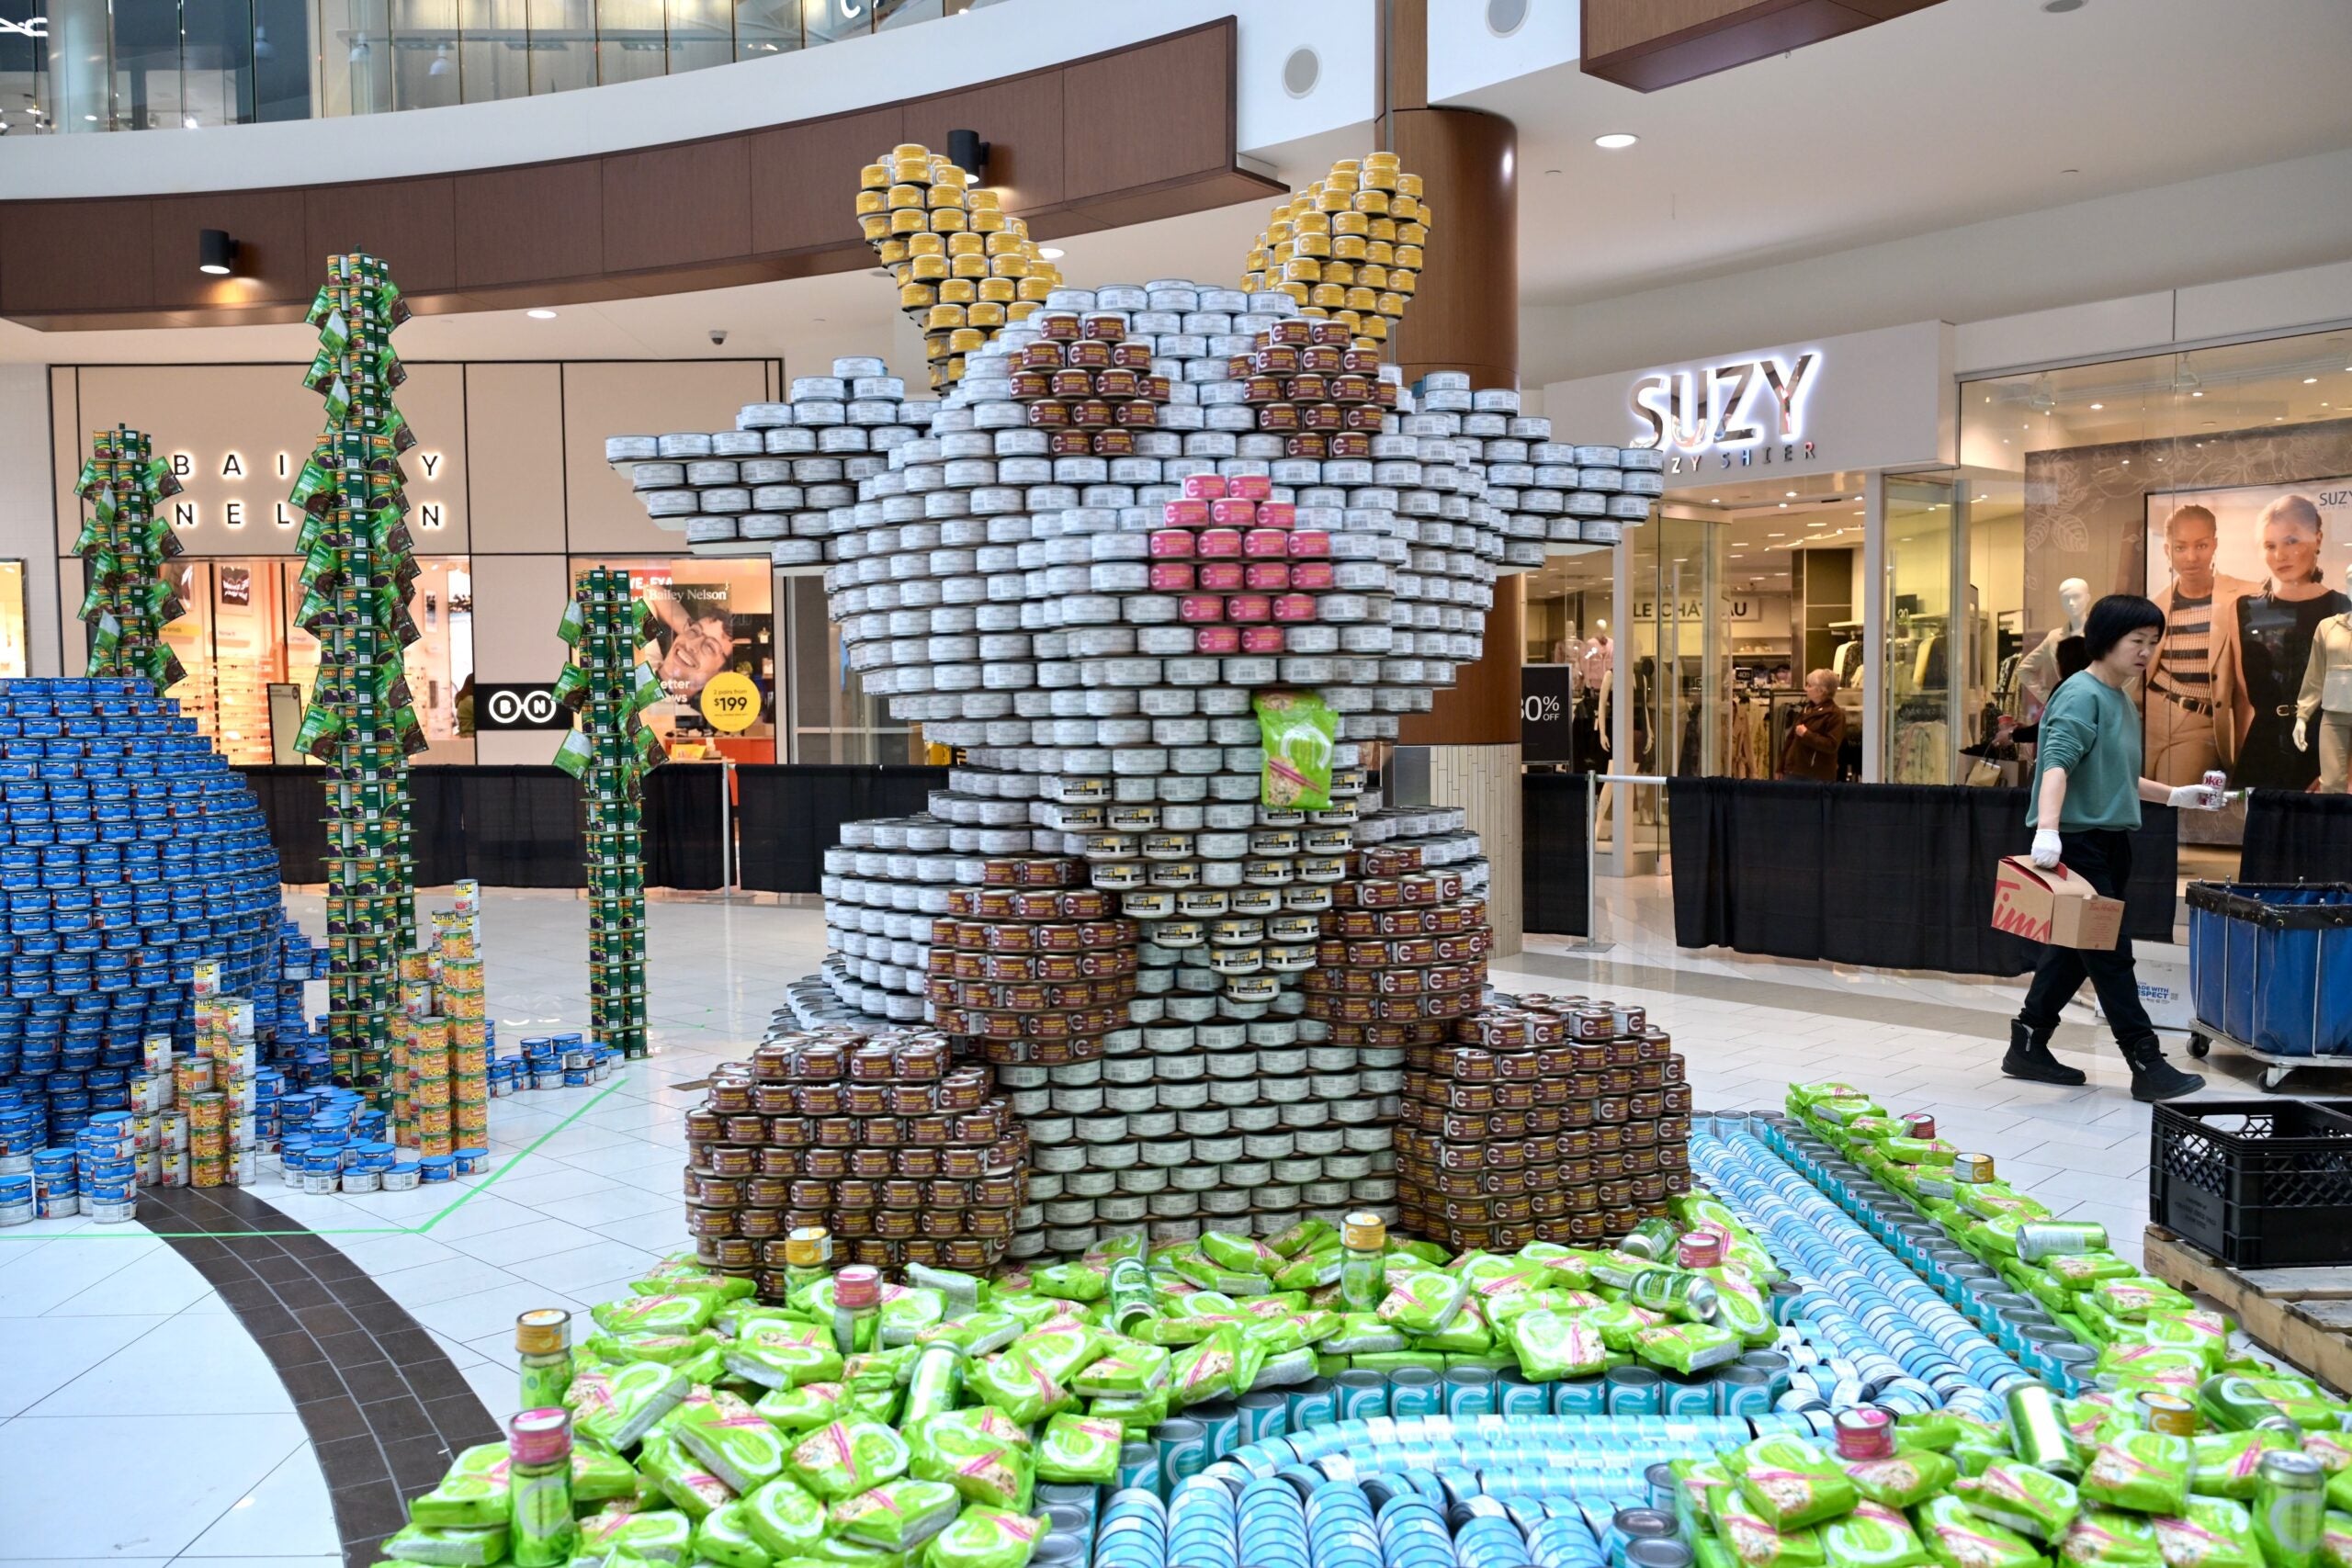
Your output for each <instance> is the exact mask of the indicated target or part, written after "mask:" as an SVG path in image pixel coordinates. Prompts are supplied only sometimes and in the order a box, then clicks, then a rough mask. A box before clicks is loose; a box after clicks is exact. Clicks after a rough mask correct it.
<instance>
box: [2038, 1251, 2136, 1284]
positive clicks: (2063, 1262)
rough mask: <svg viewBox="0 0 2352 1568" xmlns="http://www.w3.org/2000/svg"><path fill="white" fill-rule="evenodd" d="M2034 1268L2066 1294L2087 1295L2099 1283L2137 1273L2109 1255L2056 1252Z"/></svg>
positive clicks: (2115, 1257)
mask: <svg viewBox="0 0 2352 1568" xmlns="http://www.w3.org/2000/svg"><path fill="white" fill-rule="evenodd" d="M2037 1267H2039V1268H2040V1269H2041V1270H2042V1272H2044V1273H2046V1274H2048V1275H2049V1276H2050V1277H2051V1278H2052V1279H2053V1280H2057V1281H2058V1282H2059V1283H2060V1284H2062V1285H2064V1286H2065V1287H2066V1288H2067V1289H2069V1290H2074V1291H2086V1290H2089V1289H2090V1288H2091V1287H2093V1286H2095V1285H2097V1284H2098V1282H2099V1281H2100V1280H2123V1279H2129V1278H2130V1277H2131V1276H2132V1275H2134V1274H2137V1273H2138V1272H2139V1271H2140V1270H2138V1269H2134V1268H2132V1267H2131V1263H2130V1262H2129V1261H2128V1260H2126V1259H2124V1258H2118V1257H2117V1256H2115V1254H2113V1253H2112V1252H2108V1251H2104V1250H2101V1251H2098V1252H2056V1253H2052V1254H2051V1255H2050V1256H2049V1257H2047V1258H2041V1260H2040V1261H2039V1263H2038V1265H2037Z"/></svg>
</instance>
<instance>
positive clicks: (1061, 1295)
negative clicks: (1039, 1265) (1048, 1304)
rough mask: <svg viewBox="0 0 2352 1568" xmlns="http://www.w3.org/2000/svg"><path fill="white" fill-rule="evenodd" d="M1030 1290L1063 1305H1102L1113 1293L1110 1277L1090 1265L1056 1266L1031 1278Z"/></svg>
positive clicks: (1034, 1274)
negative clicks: (1071, 1303) (1102, 1301)
mask: <svg viewBox="0 0 2352 1568" xmlns="http://www.w3.org/2000/svg"><path fill="white" fill-rule="evenodd" d="M1029 1285H1030V1288H1031V1289H1032V1290H1034V1291H1035V1292H1037V1293H1038V1294H1039V1295H1041V1296H1051V1297H1053V1298H1054V1299H1055V1300H1056V1301H1062V1302H1099V1301H1101V1300H1102V1299H1103V1297H1104V1296H1106V1295H1108V1294H1110V1292H1111V1277H1110V1275H1108V1274H1107V1273H1105V1272H1104V1271H1103V1270H1102V1269H1097V1268H1096V1267H1095V1266H1094V1265H1093V1264H1091V1263H1053V1264H1048V1265H1046V1267H1045V1268H1043V1269H1037V1270H1035V1272H1033V1273H1032V1274H1031V1275H1030V1276H1029Z"/></svg>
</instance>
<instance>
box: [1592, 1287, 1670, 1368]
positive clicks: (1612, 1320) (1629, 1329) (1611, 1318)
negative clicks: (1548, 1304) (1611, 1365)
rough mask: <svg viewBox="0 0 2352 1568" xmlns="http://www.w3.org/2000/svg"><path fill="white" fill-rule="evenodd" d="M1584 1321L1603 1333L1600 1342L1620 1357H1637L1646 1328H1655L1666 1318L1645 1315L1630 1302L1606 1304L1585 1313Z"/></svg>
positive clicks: (1656, 1315)
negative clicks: (1639, 1344) (1638, 1345)
mask: <svg viewBox="0 0 2352 1568" xmlns="http://www.w3.org/2000/svg"><path fill="white" fill-rule="evenodd" d="M1584 1316H1585V1321H1586V1322H1587V1323H1589V1324H1591V1325H1592V1326H1593V1327H1594V1328H1595V1329H1596V1330H1598V1331H1599V1332H1600V1342H1601V1343H1602V1344H1604V1345H1606V1346H1608V1347H1609V1348H1611V1350H1614V1351H1616V1352H1618V1353H1619V1354H1620V1355H1626V1356H1630V1355H1632V1354H1634V1346H1635V1344H1636V1343H1637V1342H1638V1337H1639V1336H1640V1334H1641V1332H1642V1330H1643V1329H1645V1328H1655V1327H1657V1325H1659V1324H1660V1323H1663V1322H1664V1321H1665V1318H1664V1317H1663V1316H1662V1315H1661V1314H1657V1313H1654V1312H1645V1311H1644V1310H1643V1309H1642V1308H1640V1307H1637V1306H1635V1305H1634V1303H1631V1302H1624V1301H1618V1302H1603V1303H1600V1305H1599V1306H1597V1307H1592V1308H1589V1309H1588V1310H1587V1311H1586V1313H1585V1314H1584Z"/></svg>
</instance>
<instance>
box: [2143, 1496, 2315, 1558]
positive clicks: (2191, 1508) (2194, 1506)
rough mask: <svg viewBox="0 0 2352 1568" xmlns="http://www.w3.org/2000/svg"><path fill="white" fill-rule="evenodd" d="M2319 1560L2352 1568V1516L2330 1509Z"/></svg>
mask: <svg viewBox="0 0 2352 1568" xmlns="http://www.w3.org/2000/svg"><path fill="white" fill-rule="evenodd" d="M2195 1508H2196V1505H2194V1504H2191V1505H2190V1510H2191V1512H2192V1513H2193V1512H2194V1511H2195ZM2251 1529H2252V1526H2251V1525H2249V1526H2248V1530H2249V1533H2251ZM2319 1560H2320V1563H2321V1565H2322V1568H2352V1514H2346V1513H2339V1512H2337V1511H2336V1510H2335V1509H2334V1508H2330V1509H2329V1510H2328V1511H2327V1513H2326V1515H2325V1517H2324V1518H2323V1519H2322V1520H2321V1521H2320V1531H2319ZM2165 1568H2190V1565H2188V1564H2177V1565H2176V1564H2175V1563H2173V1562H2171V1560H2170V1559H2169V1558H2167V1559H2166V1560H2165ZM2213 1568H2251V1565H2250V1564H2247V1563H2238V1562H2227V1563H2222V1562H2216V1563H2214V1564H2213Z"/></svg>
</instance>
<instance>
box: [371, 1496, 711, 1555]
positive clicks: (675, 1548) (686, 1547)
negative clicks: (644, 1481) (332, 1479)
mask: <svg viewBox="0 0 2352 1568" xmlns="http://www.w3.org/2000/svg"><path fill="white" fill-rule="evenodd" d="M694 1534H695V1522H694V1520H692V1519H690V1518H688V1517H686V1516H685V1515H684V1514H681V1513H679V1512H677V1511H676V1510H674V1509H671V1508H662V1509H658V1510H655V1511H653V1512H650V1513H640V1512H639V1511H637V1510H635V1509H632V1508H624V1507H611V1508H606V1509H605V1510H604V1511H603V1512H602V1513H596V1514H591V1515H589V1516H588V1517H586V1518H584V1519H582V1520H581V1521H580V1558H586V1559H587V1560H589V1561H590V1562H594V1561H596V1560H597V1559H598V1558H599V1557H600V1556H606V1554H611V1555H610V1556H606V1562H607V1564H608V1568H609V1564H610V1562H613V1561H616V1560H618V1559H620V1558H621V1557H623V1556H625V1555H634V1556H637V1557H639V1558H642V1559H644V1560H645V1561H647V1562H685V1561H687V1559H688V1557H689V1556H690V1555H691V1554H692V1547H693V1545H694ZM385 1544H386V1545H388V1546H389V1545H390V1544H391V1543H390V1542H389V1541H387V1542H386V1543H385ZM580 1558H574V1559H573V1561H574V1562H578V1561H579V1560H580Z"/></svg>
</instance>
